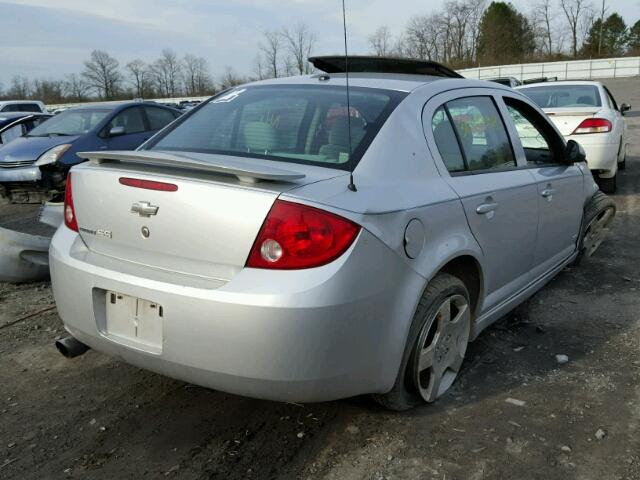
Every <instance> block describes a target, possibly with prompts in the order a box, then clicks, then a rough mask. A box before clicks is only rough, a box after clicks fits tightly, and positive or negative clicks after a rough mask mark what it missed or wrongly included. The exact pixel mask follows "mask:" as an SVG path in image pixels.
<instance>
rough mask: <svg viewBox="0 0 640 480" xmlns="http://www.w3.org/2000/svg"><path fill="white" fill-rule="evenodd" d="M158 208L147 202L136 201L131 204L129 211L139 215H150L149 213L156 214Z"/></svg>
mask: <svg viewBox="0 0 640 480" xmlns="http://www.w3.org/2000/svg"><path fill="white" fill-rule="evenodd" d="M158 208H159V207H156V206H154V205H151V204H150V203H149V202H136V203H134V204H133V205H131V213H137V214H138V215H140V216H141V217H150V216H151V215H157V213H158Z"/></svg>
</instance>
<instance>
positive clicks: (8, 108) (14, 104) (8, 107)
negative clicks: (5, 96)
mask: <svg viewBox="0 0 640 480" xmlns="http://www.w3.org/2000/svg"><path fill="white" fill-rule="evenodd" d="M0 112H3V113H4V112H35V113H49V112H48V111H47V107H46V106H45V105H44V103H42V102H41V101H39V100H5V101H1V102H0Z"/></svg>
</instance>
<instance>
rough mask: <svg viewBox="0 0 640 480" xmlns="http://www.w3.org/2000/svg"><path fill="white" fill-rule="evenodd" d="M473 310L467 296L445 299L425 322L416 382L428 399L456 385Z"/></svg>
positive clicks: (416, 358) (416, 353)
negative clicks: (471, 310) (454, 383)
mask: <svg viewBox="0 0 640 480" xmlns="http://www.w3.org/2000/svg"><path fill="white" fill-rule="evenodd" d="M470 326H471V312H470V308H469V302H468V301H467V299H466V298H465V297H464V296H463V295H459V294H456V295H451V296H449V297H447V298H446V299H444V300H443V301H442V303H441V304H440V306H439V307H438V309H437V310H436V313H435V314H434V315H433V316H432V317H431V318H430V319H428V321H427V322H425V324H424V326H423V327H422V330H421V332H420V335H419V337H418V342H417V344H416V347H415V351H414V354H413V365H412V367H413V372H412V373H413V375H412V378H413V382H414V385H415V387H416V388H417V390H418V392H419V393H420V396H421V397H422V398H423V399H424V400H425V401H426V402H433V401H435V400H436V399H437V398H438V397H440V396H442V395H443V394H444V393H445V392H446V391H447V390H448V389H449V388H450V387H451V385H452V384H453V382H454V381H455V379H456V377H457V376H458V372H459V371H460V367H461V366H462V362H463V360H464V355H465V353H466V351H467V344H468V342H469V329H470Z"/></svg>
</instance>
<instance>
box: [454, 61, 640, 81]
mask: <svg viewBox="0 0 640 480" xmlns="http://www.w3.org/2000/svg"><path fill="white" fill-rule="evenodd" d="M458 73H460V74H461V75H463V76H465V77H467V78H475V79H481V80H482V79H486V78H496V77H515V78H517V79H518V80H529V79H533V78H541V77H558V80H591V79H595V78H620V77H635V76H638V75H640V57H621V58H606V59H595V60H572V61H569V62H546V63H524V64H520V65H501V66H496V67H478V68H467V69H464V70H458Z"/></svg>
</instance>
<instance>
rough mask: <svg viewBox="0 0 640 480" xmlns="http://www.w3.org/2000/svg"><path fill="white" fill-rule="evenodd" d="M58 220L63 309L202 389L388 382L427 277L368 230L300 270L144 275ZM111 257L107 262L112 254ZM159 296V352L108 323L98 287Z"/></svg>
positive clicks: (329, 391) (330, 391) (342, 392)
mask: <svg viewBox="0 0 640 480" xmlns="http://www.w3.org/2000/svg"><path fill="white" fill-rule="evenodd" d="M92 256H94V257H95V256H96V255H95V254H92V253H91V252H88V251H87V250H86V247H85V246H84V243H83V242H82V240H81V239H80V238H79V236H78V235H76V234H75V233H74V232H72V231H70V230H69V229H67V228H66V227H61V228H60V229H58V232H57V233H56V235H55V236H54V239H53V241H52V244H51V248H50V265H51V277H52V282H53V292H54V296H55V299H56V303H57V307H58V311H59V313H60V316H61V317H62V319H63V321H64V324H65V327H66V328H67V330H68V331H69V332H70V333H71V334H72V335H73V336H75V337H76V338H78V340H80V341H81V342H83V343H85V344H87V345H89V346H91V347H92V348H94V349H96V350H99V351H102V352H105V353H107V354H110V355H113V356H116V357H119V358H121V359H123V360H124V361H125V362H127V363H130V364H132V365H136V366H138V367H141V368H145V369H148V370H152V371H155V372H158V373H161V374H164V375H167V376H170V377H173V378H177V379H181V380H184V381H187V382H192V383H195V384H198V385H202V386H205V387H209V388H214V389H218V390H223V391H227V392H230V393H236V394H240V395H246V396H251V397H257V398H264V399H270V400H280V401H298V402H310V401H324V400H332V399H337V398H344V397H349V396H353V395H358V394H363V393H382V392H385V391H388V390H390V388H391V387H392V385H393V383H394V381H395V379H396V375H397V372H398V369H399V365H400V360H401V357H402V353H403V351H404V345H405V339H406V337H407V332H408V329H409V325H410V322H411V319H412V316H413V311H414V308H415V305H416V302H417V299H418V297H419V293H420V290H421V289H422V288H423V286H424V279H422V278H421V277H419V276H418V275H416V274H415V273H413V271H411V270H410V269H408V268H407V267H406V265H405V264H404V262H402V261H400V259H398V258H397V256H396V254H395V253H393V252H392V251H391V250H389V249H388V248H387V247H385V246H384V245H382V244H381V243H380V242H379V241H378V240H377V239H376V238H375V237H373V236H372V235H371V234H369V233H368V232H366V231H363V232H362V233H361V234H360V236H359V237H358V239H357V240H356V242H355V243H354V245H352V247H351V248H350V249H349V250H348V251H347V252H346V253H345V254H344V255H343V256H342V257H341V258H340V259H338V260H336V261H334V262H332V263H331V264H329V265H326V266H324V267H320V268H316V269H310V270H306V271H280V272H277V271H266V270H257V269H244V270H242V271H241V272H240V273H238V274H237V275H236V276H235V277H234V278H233V279H232V280H231V281H229V282H228V283H226V284H223V285H222V286H220V285H218V286H217V288H216V287H215V286H212V287H211V288H202V287H201V286H200V287H197V286H186V285H185V284H184V283H182V284H179V281H176V279H175V278H174V279H173V282H175V283H173V282H172V283H169V282H168V281H166V280H167V277H166V273H165V274H164V275H165V276H164V277H157V278H152V277H153V273H152V272H151V271H150V270H148V271H147V272H145V273H144V276H145V277H146V278H143V276H138V275H131V274H129V273H121V272H123V271H125V272H126V271H127V270H126V269H124V270H122V269H120V270H115V269H113V268H105V267H104V266H99V265H97V264H96V263H97V262H93V261H91V258H92ZM111 261H114V260H113V259H112V260H111ZM105 291H116V292H118V293H122V294H125V295H130V296H134V297H138V298H142V299H146V300H150V301H152V302H156V303H158V304H159V305H161V306H162V307H163V310H164V312H165V313H164V318H163V344H162V351H161V353H153V352H150V351H146V350H145V349H144V348H135V347H132V346H131V345H128V346H127V345H123V344H122V343H121V342H119V341H118V340H117V339H114V338H113V337H112V336H110V334H109V333H107V332H105V331H104V328H103V327H102V325H104V319H103V318H101V317H103V316H104V307H103V306H104V301H105V297H104V292H105Z"/></svg>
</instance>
